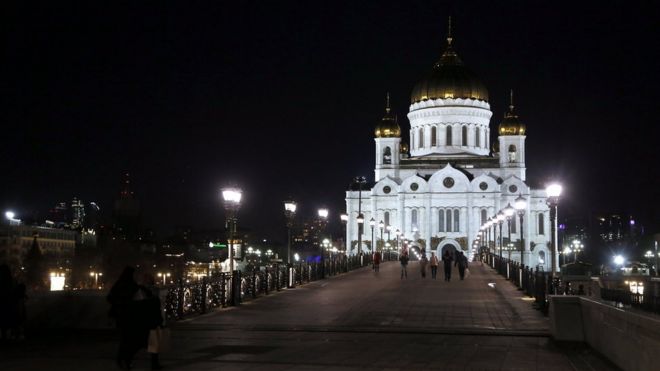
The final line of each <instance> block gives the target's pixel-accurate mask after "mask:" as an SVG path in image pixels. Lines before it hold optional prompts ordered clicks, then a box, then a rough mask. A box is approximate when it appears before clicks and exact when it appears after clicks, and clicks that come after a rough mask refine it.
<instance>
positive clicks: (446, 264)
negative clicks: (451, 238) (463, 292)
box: [442, 249, 454, 282]
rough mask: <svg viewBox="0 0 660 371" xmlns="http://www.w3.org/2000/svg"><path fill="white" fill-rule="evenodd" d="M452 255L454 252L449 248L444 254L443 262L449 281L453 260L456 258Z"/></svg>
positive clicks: (446, 277) (446, 279) (446, 278)
mask: <svg viewBox="0 0 660 371" xmlns="http://www.w3.org/2000/svg"><path fill="white" fill-rule="evenodd" d="M451 255H452V254H451V252H449V250H448V249H447V250H445V252H444V254H442V263H443V264H444V268H445V281H447V282H449V281H451V262H452V260H454V259H453V258H452V256H451Z"/></svg>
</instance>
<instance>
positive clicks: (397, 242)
mask: <svg viewBox="0 0 660 371" xmlns="http://www.w3.org/2000/svg"><path fill="white" fill-rule="evenodd" d="M394 234H395V235H396V251H397V252H398V251H399V238H400V237H401V231H400V230H399V229H397V230H396V231H394Z"/></svg>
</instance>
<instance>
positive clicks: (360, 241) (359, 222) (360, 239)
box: [356, 213, 364, 255]
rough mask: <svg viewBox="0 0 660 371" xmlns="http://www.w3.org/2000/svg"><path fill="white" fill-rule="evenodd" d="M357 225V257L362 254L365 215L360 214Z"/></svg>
mask: <svg viewBox="0 0 660 371" xmlns="http://www.w3.org/2000/svg"><path fill="white" fill-rule="evenodd" d="M357 225H358V245H357V252H356V255H358V254H359V253H361V252H362V226H363V225H364V215H362V213H359V214H358V216H357Z"/></svg>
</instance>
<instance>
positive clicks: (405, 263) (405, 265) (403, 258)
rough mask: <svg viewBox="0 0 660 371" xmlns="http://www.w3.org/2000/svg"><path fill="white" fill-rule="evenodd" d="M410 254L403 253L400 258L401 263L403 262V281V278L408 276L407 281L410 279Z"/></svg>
mask: <svg viewBox="0 0 660 371" xmlns="http://www.w3.org/2000/svg"><path fill="white" fill-rule="evenodd" d="M408 260H410V259H409V258H408V254H407V253H403V254H401V256H400V257H399V261H400V262H401V279H403V276H406V279H408Z"/></svg>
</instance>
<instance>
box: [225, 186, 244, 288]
mask: <svg viewBox="0 0 660 371" xmlns="http://www.w3.org/2000/svg"><path fill="white" fill-rule="evenodd" d="M242 197H243V191H241V189H240V188H235V187H227V188H223V189H222V199H223V200H224V206H225V212H226V217H227V221H226V225H227V227H228V228H229V254H228V258H229V271H230V272H231V274H232V275H233V274H234V234H235V233H236V221H237V214H238V210H239V209H240V208H241V198H242Z"/></svg>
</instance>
